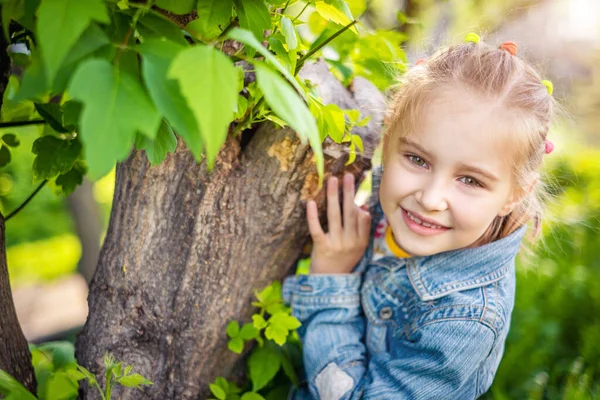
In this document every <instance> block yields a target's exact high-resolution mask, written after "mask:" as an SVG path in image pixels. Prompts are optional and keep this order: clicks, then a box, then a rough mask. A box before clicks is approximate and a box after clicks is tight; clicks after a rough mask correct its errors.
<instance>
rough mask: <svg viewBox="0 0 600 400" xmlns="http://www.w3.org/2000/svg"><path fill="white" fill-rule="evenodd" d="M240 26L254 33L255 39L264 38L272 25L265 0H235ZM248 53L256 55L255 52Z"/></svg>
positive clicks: (252, 55)
mask: <svg viewBox="0 0 600 400" xmlns="http://www.w3.org/2000/svg"><path fill="white" fill-rule="evenodd" d="M234 2H235V9H236V11H237V15H238V19H239V21H240V26H241V27H242V28H244V29H248V30H249V31H250V32H252V33H253V34H254V37H255V39H257V40H263V37H264V34H265V30H266V29H269V28H270V27H271V17H270V15H269V9H268V8H267V6H266V5H265V3H264V2H263V0H234ZM246 54H247V55H248V56H249V57H254V53H253V52H252V54H248V49H246Z"/></svg>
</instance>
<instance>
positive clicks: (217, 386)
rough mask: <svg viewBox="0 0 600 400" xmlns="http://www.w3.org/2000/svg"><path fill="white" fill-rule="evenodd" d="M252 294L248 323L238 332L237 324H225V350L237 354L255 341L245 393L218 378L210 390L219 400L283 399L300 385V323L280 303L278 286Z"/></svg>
mask: <svg viewBox="0 0 600 400" xmlns="http://www.w3.org/2000/svg"><path fill="white" fill-rule="evenodd" d="M254 295H255V297H256V301H254V302H253V303H252V305H253V306H255V307H257V308H258V312H257V313H255V314H254V315H253V316H252V322H250V323H247V324H244V326H242V328H241V329H240V325H239V323H238V322H237V321H231V322H230V323H229V324H228V325H227V336H228V337H229V338H230V340H229V349H230V350H231V351H233V352H234V353H237V354H241V353H242V351H243V350H244V347H245V345H246V344H247V343H249V342H254V341H255V342H256V346H255V347H254V348H253V349H252V351H251V353H250V355H249V357H248V359H247V367H248V373H247V375H248V378H249V382H248V383H247V385H246V387H247V390H243V389H242V388H239V387H237V386H236V385H235V383H233V382H228V381H227V380H226V379H225V378H223V377H218V378H217V379H216V380H215V382H214V383H212V384H211V385H210V389H211V392H212V394H213V396H215V398H217V399H219V400H240V399H244V400H253V399H256V400H260V399H263V400H264V399H265V398H266V399H267V400H268V399H280V398H285V396H286V393H287V392H288V391H289V388H290V386H291V385H292V384H293V385H299V383H300V381H299V378H298V375H297V371H299V370H300V366H301V356H300V354H301V351H300V343H299V341H298V335H297V334H296V329H298V328H299V327H300V321H298V320H297V319H296V318H295V317H293V316H291V315H290V313H291V310H290V309H289V307H286V306H285V305H284V304H283V299H282V297H281V283H280V282H278V281H275V282H273V283H272V284H270V285H269V286H267V287H266V288H264V289H263V290H261V291H255V293H254ZM242 392H243V393H242ZM282 393H283V394H282ZM263 396H264V397H263Z"/></svg>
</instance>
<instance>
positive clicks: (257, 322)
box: [252, 314, 268, 329]
mask: <svg viewBox="0 0 600 400" xmlns="http://www.w3.org/2000/svg"><path fill="white" fill-rule="evenodd" d="M252 323H253V325H254V327H255V328H256V329H263V328H265V327H266V326H267V325H268V324H267V321H265V319H264V318H263V316H262V315H260V314H254V315H253V316H252Z"/></svg>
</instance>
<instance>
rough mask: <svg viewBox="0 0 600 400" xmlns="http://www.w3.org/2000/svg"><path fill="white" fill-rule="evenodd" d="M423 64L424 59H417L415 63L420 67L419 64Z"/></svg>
mask: <svg viewBox="0 0 600 400" xmlns="http://www.w3.org/2000/svg"><path fill="white" fill-rule="evenodd" d="M424 62H425V59H424V58H419V59H418V60H417V61H416V62H415V65H421V64H423V63H424Z"/></svg>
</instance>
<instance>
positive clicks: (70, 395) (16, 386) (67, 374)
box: [0, 341, 152, 400]
mask: <svg viewBox="0 0 600 400" xmlns="http://www.w3.org/2000/svg"><path fill="white" fill-rule="evenodd" d="M30 350H31V355H32V363H33V367H34V369H35V376H36V380H37V383H38V391H37V396H34V395H33V394H31V393H30V392H29V391H27V389H25V388H24V387H23V385H21V384H20V383H19V382H18V381H17V380H16V379H14V378H13V377H12V376H10V375H9V374H8V373H6V372H5V371H2V370H0V394H2V395H4V396H5V397H4V398H5V399H7V400H9V399H13V400H36V399H39V400H57V399H61V400H74V399H76V398H77V396H78V390H79V381H81V380H85V379H87V380H88V382H89V384H90V385H91V386H93V387H96V389H97V390H98V392H99V394H100V397H101V398H102V399H103V400H110V399H111V394H112V389H113V388H114V386H115V385H117V384H118V385H121V386H125V387H130V388H136V389H140V388H141V386H143V385H152V382H150V381H149V380H147V379H146V378H144V377H143V376H141V375H140V374H135V373H132V372H131V371H132V367H131V366H130V365H124V364H123V363H122V362H117V360H116V359H115V358H114V357H113V356H112V355H111V354H109V353H106V354H105V355H104V368H105V374H104V375H105V387H104V388H102V387H100V384H99V382H98V379H97V378H96V376H95V375H94V374H92V373H91V372H90V371H88V370H87V369H85V368H84V367H82V366H81V365H78V364H77V361H76V360H75V348H74V347H73V344H72V343H71V342H62V341H61V342H47V343H44V344H42V345H39V346H34V345H30Z"/></svg>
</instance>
